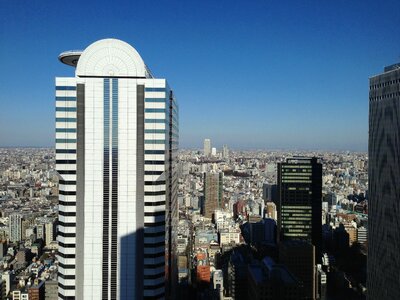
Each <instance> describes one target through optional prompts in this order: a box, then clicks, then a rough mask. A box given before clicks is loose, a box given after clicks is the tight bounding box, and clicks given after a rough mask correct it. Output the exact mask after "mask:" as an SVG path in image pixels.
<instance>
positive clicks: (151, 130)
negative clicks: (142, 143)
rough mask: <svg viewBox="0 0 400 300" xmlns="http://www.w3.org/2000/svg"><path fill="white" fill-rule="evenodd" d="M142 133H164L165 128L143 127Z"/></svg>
mask: <svg viewBox="0 0 400 300" xmlns="http://www.w3.org/2000/svg"><path fill="white" fill-rule="evenodd" d="M144 133H154V134H158V133H159V134H164V133H166V130H165V129H145V130H144Z"/></svg>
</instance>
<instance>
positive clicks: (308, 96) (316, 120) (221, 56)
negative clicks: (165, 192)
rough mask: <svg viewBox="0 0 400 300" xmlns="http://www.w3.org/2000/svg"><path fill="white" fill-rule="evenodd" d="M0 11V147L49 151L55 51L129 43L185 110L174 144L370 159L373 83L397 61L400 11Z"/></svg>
mask: <svg viewBox="0 0 400 300" xmlns="http://www.w3.org/2000/svg"><path fill="white" fill-rule="evenodd" d="M117 3H118V4H115V5H112V6H113V7H112V9H109V3H108V2H102V1H100V2H99V1H98V2H96V5H92V4H91V3H87V2H85V3H82V2H81V1H69V2H68V4H67V5H63V6H62V7H60V5H59V3H56V2H54V1H28V2H27V1H2V3H1V4H0V22H1V23H0V24H1V26H0V40H1V41H2V47H0V63H1V65H2V72H1V74H0V80H1V85H0V94H1V98H0V112H1V113H0V146H3V147H8V146H35V147H40V146H45V147H52V146H53V145H54V95H55V92H54V77H55V76H56V75H57V76H62V75H67V74H69V72H70V70H69V69H68V67H66V66H64V65H62V64H60V63H59V62H58V61H57V56H58V54H59V53H60V52H62V51H64V50H67V49H71V48H75V49H85V48H86V47H87V46H88V45H89V44H91V43H92V42H94V41H96V40H98V39H101V38H107V37H114V38H120V39H123V40H126V41H128V42H129V43H131V44H132V45H133V46H134V47H135V48H136V49H138V51H140V53H143V55H144V59H145V61H146V62H147V64H148V65H149V66H150V67H151V71H152V72H153V73H154V74H155V75H156V76H165V77H167V78H169V82H170V83H171V85H173V86H174V88H175V90H176V91H177V96H178V97H179V101H180V116H181V119H180V145H181V147H182V148H201V147H202V144H201V143H202V140H203V139H204V138H206V137H209V138H211V139H213V140H214V141H215V146H217V147H221V146H222V145H223V144H229V145H230V147H231V148H233V149H257V148H264V149H265V148H266V149H327V150H355V151H366V150H367V134H368V119H367V118H368V77H370V76H372V75H374V74H377V73H379V72H381V70H382V68H383V66H385V65H387V64H390V63H394V62H396V61H397V60H398V57H399V52H398V49H399V46H400V40H399V39H397V38H394V37H396V36H397V35H398V28H399V25H400V18H399V17H398V12H399V10H400V4H399V2H398V1H385V2H384V4H382V3H379V2H376V1H355V2H351V3H349V2H348V1H330V2H320V1H300V2H299V1H288V2H285V3H282V2H279V1H255V2H252V3H251V5H249V3H248V2H245V1H240V2H232V1H218V2H212V1H206V2H196V3H194V2H183V3H181V2H178V1H159V2H158V3H157V6H155V5H153V3H148V2H138V3H136V2H132V1H118V2H117Z"/></svg>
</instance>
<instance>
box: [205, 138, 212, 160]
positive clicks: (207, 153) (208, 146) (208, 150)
mask: <svg viewBox="0 0 400 300" xmlns="http://www.w3.org/2000/svg"><path fill="white" fill-rule="evenodd" d="M210 154H211V140H210V139H205V140H204V155H205V156H210Z"/></svg>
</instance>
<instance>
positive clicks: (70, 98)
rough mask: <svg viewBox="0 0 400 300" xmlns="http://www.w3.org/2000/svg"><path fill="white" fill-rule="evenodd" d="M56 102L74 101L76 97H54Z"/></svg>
mask: <svg viewBox="0 0 400 300" xmlns="http://www.w3.org/2000/svg"><path fill="white" fill-rule="evenodd" d="M56 101H76V97H56Z"/></svg>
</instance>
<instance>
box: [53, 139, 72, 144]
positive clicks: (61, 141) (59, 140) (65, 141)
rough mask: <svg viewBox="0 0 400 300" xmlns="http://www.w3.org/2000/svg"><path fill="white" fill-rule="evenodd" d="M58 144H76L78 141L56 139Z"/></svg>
mask: <svg viewBox="0 0 400 300" xmlns="http://www.w3.org/2000/svg"><path fill="white" fill-rule="evenodd" d="M56 143H63V144H69V143H76V139H56Z"/></svg>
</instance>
